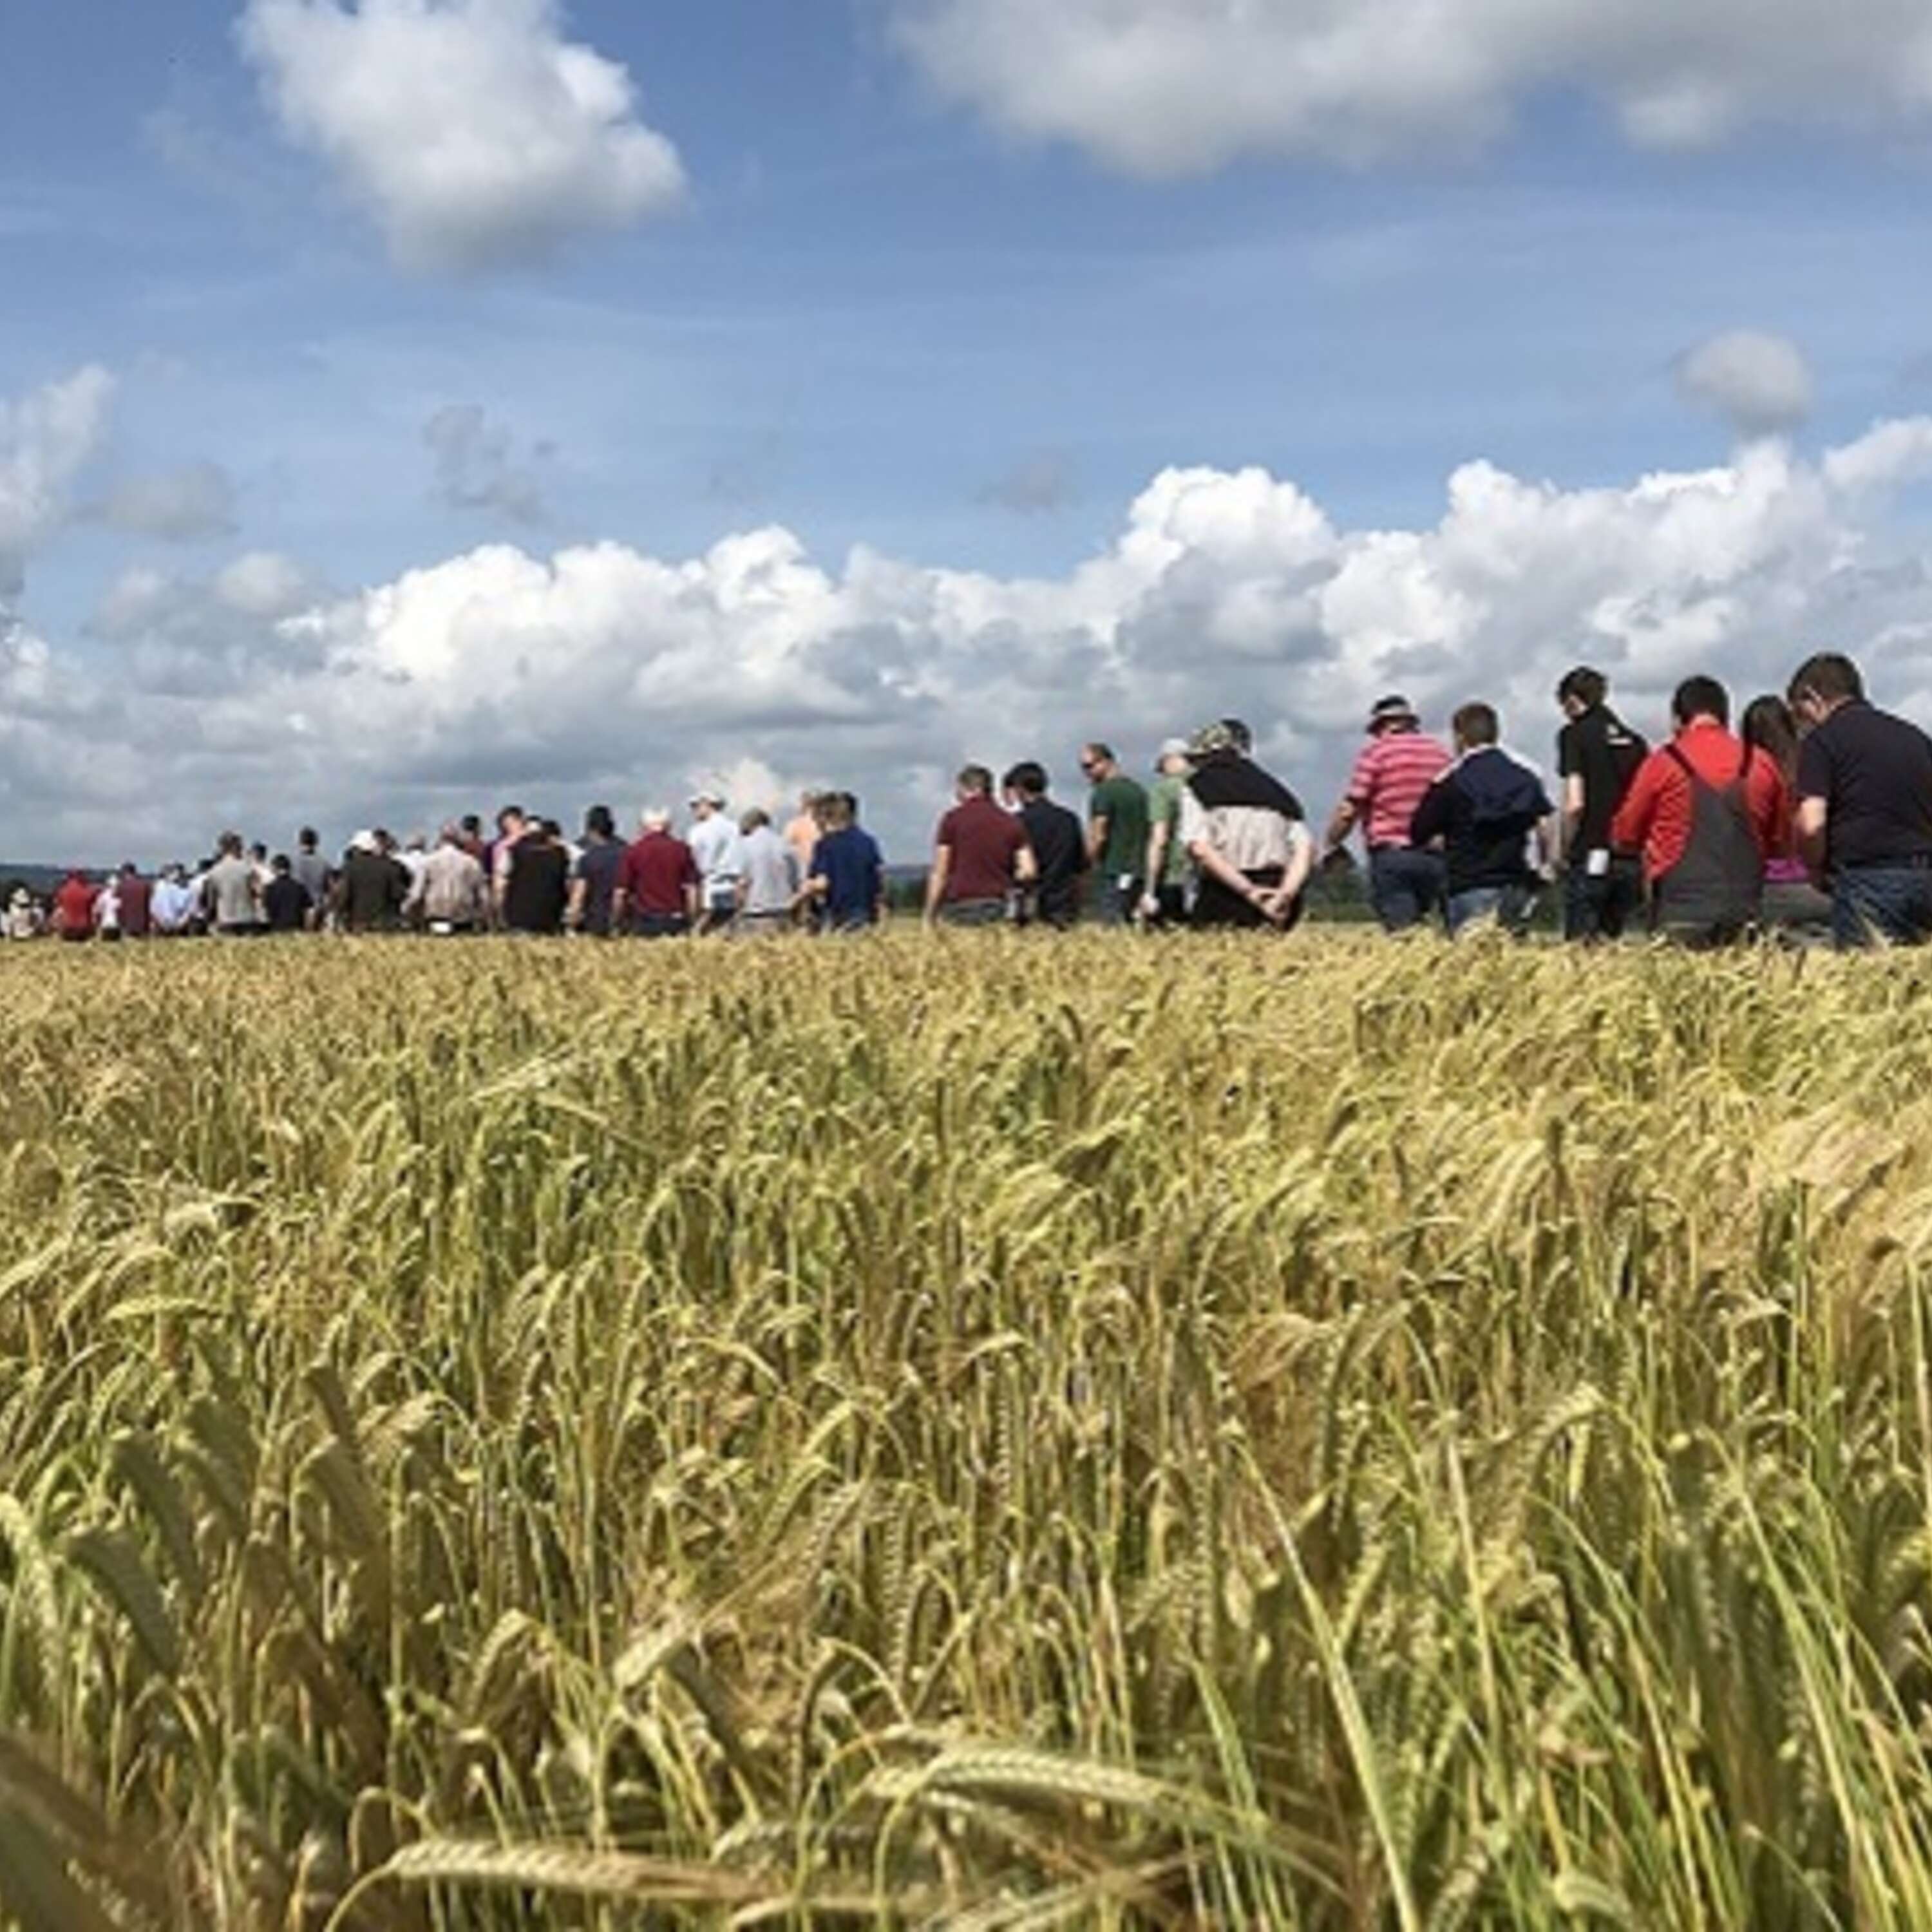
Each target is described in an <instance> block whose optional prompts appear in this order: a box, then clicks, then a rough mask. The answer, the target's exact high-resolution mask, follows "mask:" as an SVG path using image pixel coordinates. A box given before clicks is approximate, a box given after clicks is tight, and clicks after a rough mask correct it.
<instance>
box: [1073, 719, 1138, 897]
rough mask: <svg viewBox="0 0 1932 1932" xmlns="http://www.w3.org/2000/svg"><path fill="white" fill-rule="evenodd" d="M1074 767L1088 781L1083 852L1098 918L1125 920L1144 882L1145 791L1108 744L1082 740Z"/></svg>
mask: <svg viewBox="0 0 1932 1932" xmlns="http://www.w3.org/2000/svg"><path fill="white" fill-rule="evenodd" d="M1080 769H1081V770H1082V772H1084V773H1085V775H1086V777H1087V780H1088V783H1089V784H1091V786H1092V787H1093V790H1092V791H1091V793H1089V794H1088V800H1087V856H1088V859H1089V861H1090V862H1091V864H1092V865H1093V868H1094V877H1095V880H1096V882H1097V884H1096V893H1097V898H1096V904H1097V905H1098V907H1099V909H1100V923H1101V924H1102V925H1103V926H1125V925H1127V923H1128V922H1130V920H1131V919H1133V916H1134V913H1135V911H1136V909H1137V908H1138V907H1139V904H1140V901H1141V892H1142V889H1143V887H1144V886H1145V882H1146V867H1147V844H1148V800H1147V793H1146V792H1145V790H1142V787H1141V784H1140V782H1139V780H1138V779H1136V778H1130V777H1129V776H1128V775H1127V773H1126V772H1124V771H1123V770H1122V769H1121V761H1120V760H1119V759H1118V758H1117V757H1115V755H1114V753H1113V749H1112V746H1110V745H1102V744H1091V745H1082V747H1081V751H1080Z"/></svg>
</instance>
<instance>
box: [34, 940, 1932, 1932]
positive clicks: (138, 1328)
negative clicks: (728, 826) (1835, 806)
mask: <svg viewBox="0 0 1932 1932" xmlns="http://www.w3.org/2000/svg"><path fill="white" fill-rule="evenodd" d="M0 1124H4V1129H5V1132H4V1136H0V1923H7V1924H13V1925H17V1926H20V1927H27V1928H31V1932H56V1928H57V1932H96V1928H100V1927H155V1928H160V1927H169V1928H172V1927H184V1928H186V1927H197V1928H198V1927H220V1928H223V1932H229V1928H236V1932H240V1929H241V1928H246V1929H247V1932H271V1928H275V1932H281V1928H289V1927H299V1928H304V1932H322V1928H323V1927H341V1928H349V1927H356V1928H378V1929H379V1932H388V1928H398V1929H399V1932H401V1928H408V1932H430V1929H431V1928H437V1929H438V1932H441V1928H457V1927H462V1928H470V1927H475V1928H507V1927H530V1928H535V1927H553V1926H574V1927H601V1928H607V1932H615V1928H619V1927H625V1928H631V1927H637V1928H642V1927H658V1926H667V1925H672V1924H688V1925H694V1926H717V1927H722V1926H726V1925H750V1924H777V1925H793V1926H799V1925H823V1926H828V1927H829V1926H834V1925H850V1924H880V1925H885V1924H892V1925H905V1926H915V1925H933V1926H938V1925H946V1926H949V1927H969V1928H977V1932H992V1928H998V1927H1007V1928H1014V1932H1017V1929H1018V1928H1020V1927H1046V1926H1058V1925H1073V1926H1094V1927H1174V1928H1181V1927H1204V1926H1212V1927H1247V1926H1270V1927H1273V1926H1282V1927H1310V1928H1322V1929H1323V1932H1327V1928H1342V1927H1347V1928H1358V1932H1369V1928H1380V1927H1387V1926H1394V1927H1400V1928H1403V1932H1421V1928H1425V1927H1426V1928H1430V1932H1438V1928H1447V1927H1454V1926H1458V1925H1466V1926H1470V1927H1478V1926H1481V1927H1496V1926H1532V1927H1537V1926H1552V1927H1553V1926H1556V1925H1559V1924H1561V1925H1565V1926H1573V1925H1587V1924H1606V1925H1608V1924H1624V1925H1628V1926H1631V1927H1641V1928H1645V1929H1646V1932H1652V1928H1658V1927H1687V1928H1688V1927H1754V1928H1779V1932H1782V1928H1787V1927H1799V1928H1804V1927H1848V1928H1849V1927H1858V1928H1869V1927H1899V1928H1903V1927H1921V1926H1925V1925H1927V1924H1932V1762H1928V1753H1932V1637H1929V1636H1928V1623H1927V1619H1928V1615H1932V1360H1928V1357H1932V1290H1929V1289H1928V1265H1932V962H1921V961H1919V960H1917V959H1909V958H1903V957H1901V958H1898V959H1870V960H1855V961H1842V962H1841V961H1839V960H1836V959H1829V958H1822V959H1807V960H1802V961H1797V960H1791V959H1782V958H1778V957H1772V956H1763V957H1758V956H1748V957H1739V958H1736V959H1717V960H1697V959H1688V958H1680V957H1674V956H1653V955H1651V954H1649V953H1646V952H1643V951H1641V950H1639V951H1635V952H1632V953H1626V954H1620V955H1618V956H1598V957H1592V958H1588V959H1584V958H1579V957H1577V956H1571V955H1566V954H1564V953H1560V952H1559V951H1557V950H1555V949H1535V950H1529V951H1525V950H1511V949H1509V948H1507V947H1502V946H1501V945H1499V944H1497V945H1492V944H1484V943H1479V944H1473V945H1470V946H1467V947H1463V948H1460V949H1459V950H1455V951H1454V952H1452V951H1451V950H1448V949H1446V948H1445V947H1440V946H1438V945H1436V944H1433V943H1429V942H1426V941H1425V942H1423V943H1420V944H1415V945H1413V946H1400V947H1391V946H1388V945H1385V944H1380V943H1378V942H1376V941H1371V940H1370V939H1367V938H1364V937H1361V936H1357V935H1346V934H1314V935H1306V936H1304V937H1303V938H1298V939H1296V940H1292V941H1287V942H1286V943H1281V944H1271V943H1267V942H1242V941H1198V942H1197V941H1192V940H1181V941H1175V942H1171V943H1169V942H1159V941H1136V940H1133V939H1125V938H1123V939H1119V940H1110V939H1109V938H1106V937H1105V936H1102V935H1088V936H1085V937H1079V938H1073V939H1071V940H1067V941H1053V942H1044V943H1041V942H1035V941H1031V939H1030V938H1028V936H1026V935H1017V936H1005V935H992V936H989V937H986V938H983V939H981V938H972V937H968V936H963V935H962V936H956V937H954V938H950V939H943V940H941V941H928V940H926V939H923V938H921V937H919V936H918V935H913V934H901V933H895V934H893V935H890V936H888V937H886V938H880V939H877V940H874V941H855V942H853V943H851V944H836V945H832V944H828V945H823V946H819V947H812V946H809V945H798V946H793V945H789V944H771V945H760V944H729V945H727V944H715V945H714V944H704V945H697V946H685V947H658V948H646V947H616V948H604V947H588V946H585V947H568V948H565V947H547V946H544V945H541V944H517V943H515V942H484V943H479V944H476V945H474V946H461V945H458V946H452V947H447V948H438V947H433V946H429V945H425V944H407V943H388V944H386V943H384V942H381V941H373V942H368V943H364V944H353V943H323V942H309V943H299V942H298V943H296V944H290V945H287V946H282V945H271V944H261V945H259V946H255V947H239V948H237V947H225V946H220V945H217V944H208V945H204V946H192V947H189V946H183V947H157V948H148V949H138V950H137V949H133V948H127V949H122V950H118V951H109V950H93V949H90V950H88V951H87V952H86V953H80V952H78V951H77V952H76V953H66V952H64V951H62V950H60V949H58V948H55V947H51V946H49V947H28V948H20V949H18V950H17V951H16V952H14V953H10V954H0ZM7 1912H11V1913H12V1914H13V1918H12V1919H11V1920H10V1921H9V1920H8V1919H7Z"/></svg>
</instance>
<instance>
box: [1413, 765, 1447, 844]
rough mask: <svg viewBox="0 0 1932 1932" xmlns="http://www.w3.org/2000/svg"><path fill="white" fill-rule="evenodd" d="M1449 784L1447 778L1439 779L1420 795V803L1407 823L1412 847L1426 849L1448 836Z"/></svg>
mask: <svg viewBox="0 0 1932 1932" xmlns="http://www.w3.org/2000/svg"><path fill="white" fill-rule="evenodd" d="M1449 782H1450V781H1449V779H1448V777H1447V775H1445V776H1444V777H1442V778H1438V779H1437V780H1436V782H1435V783H1434V784H1433V785H1431V786H1430V787H1429V789H1428V790H1427V791H1426V792H1424V793H1423V794H1422V802H1421V804H1420V805H1418V806H1417V807H1416V808H1415V817H1413V818H1412V820H1410V821H1409V843H1410V844H1412V845H1415V846H1418V847H1425V848H1426V847H1429V846H1431V845H1433V844H1435V843H1436V841H1437V840H1438V839H1439V838H1447V837H1448V835H1449V816H1450V814H1449Z"/></svg>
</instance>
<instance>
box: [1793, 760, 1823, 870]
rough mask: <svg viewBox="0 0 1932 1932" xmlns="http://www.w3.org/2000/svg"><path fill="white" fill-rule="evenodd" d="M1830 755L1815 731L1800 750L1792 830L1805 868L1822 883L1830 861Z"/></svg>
mask: <svg viewBox="0 0 1932 1932" xmlns="http://www.w3.org/2000/svg"><path fill="white" fill-rule="evenodd" d="M1831 817H1832V760H1831V755H1830V754H1829V752H1828V751H1826V748H1825V747H1824V745H1822V744H1820V742H1818V736H1817V733H1815V732H1814V733H1813V734H1812V735H1811V736H1810V737H1808V738H1807V739H1805V742H1804V744H1803V745H1802V747H1801V748H1800V749H1799V754H1798V809H1797V811H1796V812H1795V813H1794V814H1793V817H1792V829H1793V833H1794V834H1795V842H1796V845H1797V847H1798V856H1799V858H1801V859H1803V860H1804V862H1805V870H1806V871H1808V872H1809V873H1810V874H1811V877H1812V879H1813V880H1814V882H1815V883H1817V884H1818V885H1820V886H1822V885H1823V884H1824V883H1825V880H1826V873H1827V871H1828V870H1829V866H1830V863H1831V850H1830V847H1831V838H1830V835H1829V826H1830V823H1831Z"/></svg>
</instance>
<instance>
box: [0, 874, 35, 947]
mask: <svg viewBox="0 0 1932 1932" xmlns="http://www.w3.org/2000/svg"><path fill="white" fill-rule="evenodd" d="M0 930H4V932H5V937H6V938H7V939H8V940H9V941H20V940H23V939H37V938H40V930H41V928H40V907H38V906H37V905H36V904H34V895H33V894H32V893H31V892H28V889H26V886H23V885H17V886H14V888H13V890H12V891H11V892H9V893H8V894H7V909H6V912H5V915H4V919H0Z"/></svg>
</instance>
